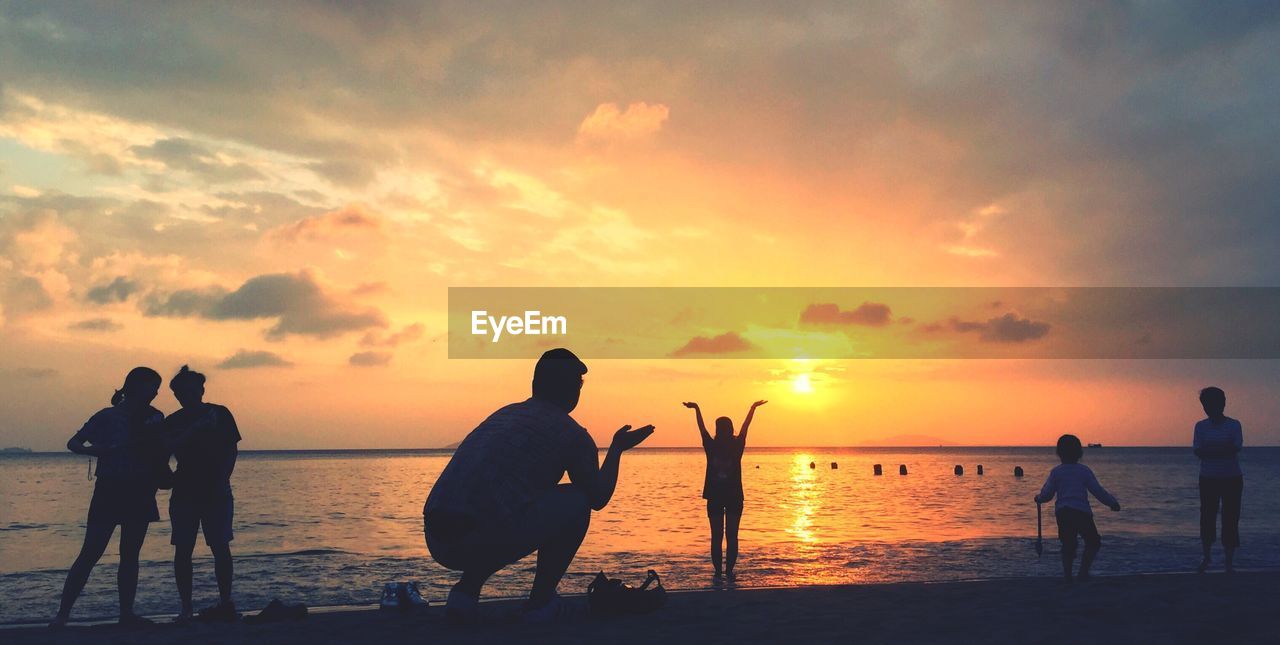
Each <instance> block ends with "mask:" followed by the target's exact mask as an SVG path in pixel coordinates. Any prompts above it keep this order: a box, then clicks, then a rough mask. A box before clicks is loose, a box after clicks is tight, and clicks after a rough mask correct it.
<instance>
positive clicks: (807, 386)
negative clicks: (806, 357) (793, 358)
mask: <svg viewBox="0 0 1280 645" xmlns="http://www.w3.org/2000/svg"><path fill="white" fill-rule="evenodd" d="M791 390H792V391H793V392H795V393H796V394H813V383H812V382H810V381H809V373H808V372H804V373H802V374H796V375H795V378H793V379H791Z"/></svg>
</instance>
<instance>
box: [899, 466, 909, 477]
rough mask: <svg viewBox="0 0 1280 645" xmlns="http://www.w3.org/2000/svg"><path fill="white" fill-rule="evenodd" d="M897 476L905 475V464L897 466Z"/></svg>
mask: <svg viewBox="0 0 1280 645" xmlns="http://www.w3.org/2000/svg"><path fill="white" fill-rule="evenodd" d="M898 474H899V475H905V474H907V465H906V464H901V465H899V466H898Z"/></svg>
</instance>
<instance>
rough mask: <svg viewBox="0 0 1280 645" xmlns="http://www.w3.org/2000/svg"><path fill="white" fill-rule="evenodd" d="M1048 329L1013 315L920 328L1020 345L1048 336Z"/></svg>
mask: <svg viewBox="0 0 1280 645" xmlns="http://www.w3.org/2000/svg"><path fill="white" fill-rule="evenodd" d="M1050 328H1051V325H1050V324H1049V323H1047V322H1041V321H1036V320H1031V319H1030V318H1023V317H1021V316H1019V315H1017V314H1015V313H1007V314H1004V315H1003V316H997V317H995V318H989V319H987V320H986V321H985V322H983V321H974V320H962V319H960V318H951V319H949V320H947V321H946V322H945V323H930V324H927V325H922V326H921V327H920V329H921V330H922V331H925V332H930V333H936V332H942V331H948V330H950V331H954V332H958V333H962V334H963V333H971V332H977V333H978V337H979V338H980V339H982V340H984V341H987V342H994V343H1021V342H1025V341H1029V340H1036V339H1039V338H1044V337H1045V336H1047V335H1048V334H1049V329H1050Z"/></svg>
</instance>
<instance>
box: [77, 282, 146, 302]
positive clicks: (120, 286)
mask: <svg viewBox="0 0 1280 645" xmlns="http://www.w3.org/2000/svg"><path fill="white" fill-rule="evenodd" d="M139 288H140V285H139V284H138V283H137V282H135V281H133V280H130V279H129V278H127V277H125V276H116V278H115V279H114V280H112V281H111V282H108V283H107V284H103V285H98V286H96V287H94V288H92V289H90V290H89V292H88V293H86V294H85V298H87V299H88V300H89V302H93V303H97V304H100V305H105V304H108V303H112V302H124V301H126V300H128V299H129V296H131V295H133V294H134V293H136V292H137V291H138V289H139Z"/></svg>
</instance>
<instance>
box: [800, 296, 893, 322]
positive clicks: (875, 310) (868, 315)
mask: <svg viewBox="0 0 1280 645" xmlns="http://www.w3.org/2000/svg"><path fill="white" fill-rule="evenodd" d="M892 320H893V312H892V311H891V310H890V309H889V305H886V304H881V303H878V302H864V303H862V304H861V305H858V308H857V309H851V310H841V309H840V307H839V306H837V305H835V304H834V303H814V304H811V305H809V306H808V307H805V309H804V311H803V312H801V313H800V322H801V324H807V325H862V326H866V327H883V326H885V325H887V324H889V323H890V322H891V321H892Z"/></svg>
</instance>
